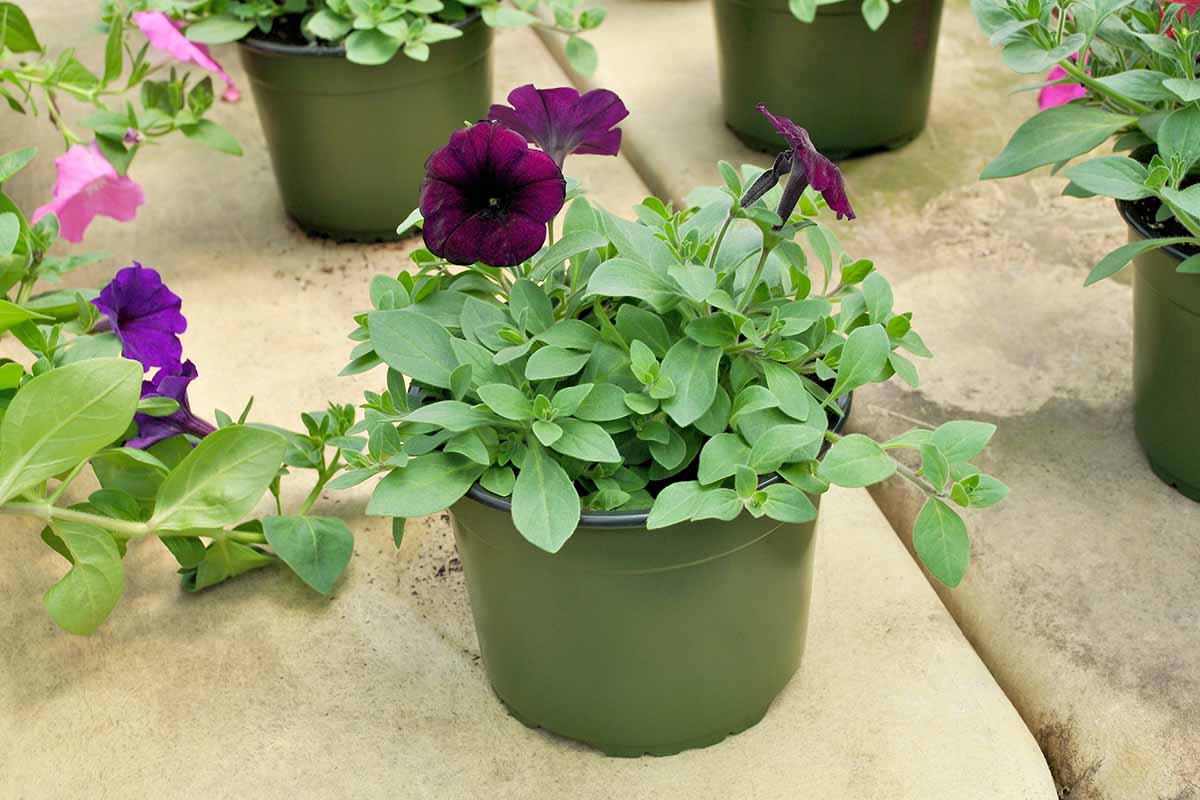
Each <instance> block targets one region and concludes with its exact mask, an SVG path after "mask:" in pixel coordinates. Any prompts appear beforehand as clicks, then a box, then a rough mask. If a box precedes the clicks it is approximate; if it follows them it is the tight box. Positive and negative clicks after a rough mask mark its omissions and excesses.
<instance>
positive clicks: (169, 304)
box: [92, 261, 187, 372]
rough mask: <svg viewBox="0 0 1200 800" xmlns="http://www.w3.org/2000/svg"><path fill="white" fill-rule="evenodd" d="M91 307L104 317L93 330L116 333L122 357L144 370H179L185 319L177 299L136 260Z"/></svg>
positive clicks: (185, 325) (149, 270)
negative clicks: (181, 335) (155, 368)
mask: <svg viewBox="0 0 1200 800" xmlns="http://www.w3.org/2000/svg"><path fill="white" fill-rule="evenodd" d="M92 304H93V305H94V306H96V308H97V309H98V310H99V311H100V313H101V314H103V315H104V316H105V317H106V319H105V320H104V321H102V322H100V323H99V325H97V326H96V327H95V328H93V330H94V331H97V332H104V331H112V332H113V333H115V334H116V335H117V338H118V339H120V340H121V354H122V355H123V356H125V357H126V358H128V359H132V360H134V361H140V362H141V363H142V368H143V369H145V370H147V371H149V370H151V369H153V368H154V367H162V368H163V369H164V370H166V371H168V372H170V371H175V370H178V369H179V361H180V359H181V358H182V357H183V344H182V343H181V342H180V341H179V334H181V333H183V332H184V331H185V330H187V320H186V319H184V316H183V314H182V313H181V312H180V308H181V307H182V305H183V303H182V301H181V300H180V299H179V296H178V295H176V294H175V293H174V292H172V291H171V290H170V289H168V288H167V287H166V285H165V284H164V283H163V282H162V277H161V276H160V275H159V274H158V272H156V271H155V270H152V269H146V268H145V267H143V266H142V265H141V264H139V263H138V262H136V261H135V262H133V266H132V267H126V268H125V269H122V270H120V271H119V272H118V273H117V274H116V275H115V276H113V279H112V281H111V282H110V283H109V284H108V285H107V286H105V287H104V288H103V289H102V290H101V291H100V296H99V297H97V298H96V299H95V300H93V301H92Z"/></svg>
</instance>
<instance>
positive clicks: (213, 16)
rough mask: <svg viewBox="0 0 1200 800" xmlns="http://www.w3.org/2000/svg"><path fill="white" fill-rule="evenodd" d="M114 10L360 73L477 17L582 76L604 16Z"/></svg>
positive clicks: (264, 5) (342, 1)
mask: <svg viewBox="0 0 1200 800" xmlns="http://www.w3.org/2000/svg"><path fill="white" fill-rule="evenodd" d="M872 2H874V0H872ZM104 5H105V16H106V18H112V17H114V16H117V15H119V14H121V13H123V12H122V10H121V9H120V8H118V4H117V3H115V2H113V0H105V4H104ZM121 5H122V6H123V7H124V8H126V9H130V10H133V11H135V12H138V11H157V12H166V13H167V14H169V15H170V17H171V18H172V19H173V20H174V21H175V22H176V23H177V24H178V25H181V26H182V27H183V30H184V32H185V33H186V35H187V38H188V40H190V41H191V42H195V43H197V44H198V45H201V46H203V45H204V44H225V43H228V42H235V41H238V40H239V39H243V38H246V37H259V38H267V39H272V40H274V41H279V42H286V43H288V44H294V45H325V46H341V47H344V48H345V53H346V58H347V59H348V60H350V61H352V62H354V63H356V64H365V65H368V66H372V65H378V64H385V63H387V62H389V61H391V60H392V59H393V58H394V57H395V56H396V55H397V54H398V53H403V54H404V55H405V56H406V57H408V58H411V59H413V60H414V61H427V60H428V59H429V55H430V47H431V46H436V45H437V43H438V42H442V41H446V40H448V39H455V38H458V37H459V36H462V30H461V24H462V23H463V22H465V21H466V20H468V19H469V18H470V15H471V14H475V13H478V14H479V15H480V16H481V17H482V20H483V22H484V23H485V24H486V25H489V26H491V27H493V28H517V27H525V26H530V25H531V26H535V27H538V28H541V29H543V30H547V31H550V32H552V33H555V34H560V35H562V36H564V37H566V44H565V53H566V57H567V60H568V62H569V63H570V64H571V66H572V68H574V69H575V70H576V71H577V72H579V73H581V74H583V75H591V74H592V73H593V72H595V70H596V62H597V57H596V50H595V48H594V47H593V46H592V44H591V43H590V42H588V41H587V40H586V39H585V38H583V34H584V33H586V32H587V31H589V30H593V29H594V28H596V27H598V26H599V25H600V24H601V23H602V22H603V21H604V16H605V13H606V12H605V10H604V9H603V8H586V9H585V8H582V6H583V3H582V0H511V2H504V0H127V1H126V2H124V3H122V4H121ZM135 16H136V15H135Z"/></svg>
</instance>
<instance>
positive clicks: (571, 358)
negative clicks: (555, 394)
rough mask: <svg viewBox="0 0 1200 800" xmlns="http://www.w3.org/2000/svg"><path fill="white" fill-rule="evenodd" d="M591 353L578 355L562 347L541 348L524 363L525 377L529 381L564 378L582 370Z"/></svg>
mask: <svg viewBox="0 0 1200 800" xmlns="http://www.w3.org/2000/svg"><path fill="white" fill-rule="evenodd" d="M589 358H591V353H578V352H575V351H573V350H567V349H566V348H564V347H554V346H552V345H551V346H547V347H543V348H541V349H540V350H538V351H537V352H535V353H534V354H533V355H531V356H530V357H529V360H528V361H526V362H525V377H526V378H528V379H529V380H531V381H542V380H548V379H550V378H565V377H567V376H569V375H574V374H575V373H577V372H579V370H581V369H583V367H584V365H585V364H587V362H588V359H589Z"/></svg>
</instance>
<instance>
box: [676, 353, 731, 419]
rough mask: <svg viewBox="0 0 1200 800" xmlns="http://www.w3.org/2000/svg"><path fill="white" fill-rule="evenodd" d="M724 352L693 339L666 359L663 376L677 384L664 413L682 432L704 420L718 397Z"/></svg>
mask: <svg viewBox="0 0 1200 800" xmlns="http://www.w3.org/2000/svg"><path fill="white" fill-rule="evenodd" d="M722 354H723V351H722V350H721V349H720V348H716V347H705V346H704V345H701V344H699V343H698V342H694V341H692V340H691V339H680V340H679V341H677V342H676V343H675V344H674V345H672V346H671V349H670V350H668V351H667V355H666V356H665V357H664V358H663V362H662V369H661V374H662V376H663V377H666V378H669V379H670V381H671V382H672V383H673V384H675V394H674V395H673V396H671V397H669V398H667V399H666V400H664V401H663V404H662V407H663V410H664V411H666V412H667V414H668V415H669V416H670V417H671V419H672V420H674V421H675V424H676V425H678V426H679V427H681V428H686V427H687V426H688V425H691V424H692V423H693V422H695V421H696V420H698V419H699V418H700V417H702V416H704V412H706V411H708V409H709V407H710V406H711V405H712V403H713V399H714V398H715V397H716V395H717V370H718V368H719V367H720V365H721V356H722Z"/></svg>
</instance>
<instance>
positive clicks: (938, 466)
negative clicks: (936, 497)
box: [920, 443, 950, 492]
mask: <svg viewBox="0 0 1200 800" xmlns="http://www.w3.org/2000/svg"><path fill="white" fill-rule="evenodd" d="M920 451H921V474H922V475H924V476H925V479H926V480H928V481H929V482H930V483H931V484H933V487H934V488H935V489H937V490H938V491H939V492H940V491H942V489H943V488H944V487H945V486H946V480H947V479H948V478H949V477H950V462H949V461H948V460H946V456H945V454H943V453H942V451H941V450H940V449H939V448H938V446H937V445H935V444H932V443H930V444H923V445H921V447H920Z"/></svg>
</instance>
